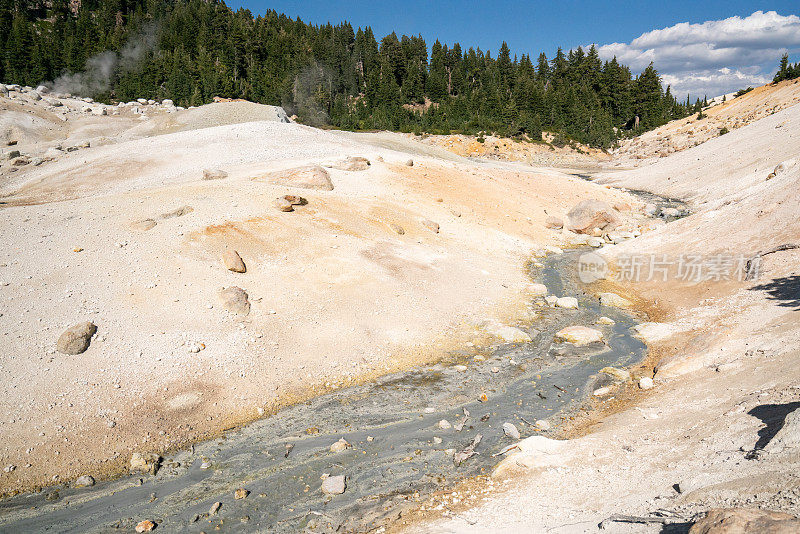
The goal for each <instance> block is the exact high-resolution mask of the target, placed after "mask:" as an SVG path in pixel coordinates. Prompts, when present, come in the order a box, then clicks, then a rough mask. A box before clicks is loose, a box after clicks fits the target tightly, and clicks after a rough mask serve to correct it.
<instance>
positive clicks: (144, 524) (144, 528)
mask: <svg viewBox="0 0 800 534" xmlns="http://www.w3.org/2000/svg"><path fill="white" fill-rule="evenodd" d="M154 528H156V524H155V523H153V522H152V521H150V520H149V519H145V520H144V521H139V523H137V524H136V532H150V531H151V530H153V529H154Z"/></svg>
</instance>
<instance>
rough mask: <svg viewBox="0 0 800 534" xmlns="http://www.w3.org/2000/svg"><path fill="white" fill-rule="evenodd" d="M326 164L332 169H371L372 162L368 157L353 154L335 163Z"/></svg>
mask: <svg viewBox="0 0 800 534" xmlns="http://www.w3.org/2000/svg"><path fill="white" fill-rule="evenodd" d="M325 166H326V167H330V168H332V169H339V170H340V171H365V170H367V169H369V166H370V162H369V160H368V159H367V158H362V157H361V156H351V157H347V158H344V159H342V160H339V161H335V162H333V163H328V164H326V165H325Z"/></svg>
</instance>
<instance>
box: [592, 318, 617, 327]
mask: <svg viewBox="0 0 800 534" xmlns="http://www.w3.org/2000/svg"><path fill="white" fill-rule="evenodd" d="M595 323H597V324H603V325H612V324H616V322H615V321H614V319H612V318H611V317H605V316H603V317H600V318H599V319H598V320H597V321H595Z"/></svg>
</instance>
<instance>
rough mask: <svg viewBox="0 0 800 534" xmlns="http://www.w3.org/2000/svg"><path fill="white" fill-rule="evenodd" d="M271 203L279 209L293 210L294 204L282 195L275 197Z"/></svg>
mask: <svg viewBox="0 0 800 534" xmlns="http://www.w3.org/2000/svg"><path fill="white" fill-rule="evenodd" d="M272 204H273V205H274V206H275V207H276V208H278V210H279V211H284V212H290V211H294V205H293V204H292V203H291V202H289V201H288V200H286V199H285V198H284V197H280V198H276V199H275V200H273V201H272Z"/></svg>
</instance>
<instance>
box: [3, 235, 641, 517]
mask: <svg viewBox="0 0 800 534" xmlns="http://www.w3.org/2000/svg"><path fill="white" fill-rule="evenodd" d="M579 254H580V252H578V251H573V252H567V253H565V254H562V255H558V256H551V257H549V258H547V259H546V260H545V261H544V267H541V268H538V269H537V268H533V267H532V268H531V276H532V277H533V278H534V279H536V280H539V281H541V282H542V283H544V284H545V285H547V287H548V289H549V290H550V293H551V294H555V295H558V296H565V295H573V296H576V297H578V299H579V301H580V304H581V305H580V308H579V309H577V310H563V309H559V308H549V307H547V306H545V307H542V308H541V310H540V311H541V314H542V318H541V319H540V320H537V321H536V322H535V323H534V324H533V325H531V326H529V327H528V328H525V330H527V331H528V332H529V333H530V334H531V337H532V338H533V342H531V343H526V344H516V345H502V346H499V347H497V348H495V349H494V350H493V351H492V352H490V353H488V354H486V361H483V362H475V361H473V360H472V358H471V357H469V356H467V355H466V354H461V355H458V354H453V355H451V357H452V360H451V361H448V362H444V363H440V364H437V365H433V366H427V367H423V368H417V369H412V370H410V371H407V372H402V373H396V374H392V375H389V376H386V377H383V378H382V379H379V380H377V381H375V382H373V383H370V384H365V385H362V386H355V387H350V388H347V389H343V390H340V391H336V392H333V393H330V394H326V395H322V396H320V397H317V398H315V399H313V400H311V401H309V402H306V403H303V404H299V405H296V406H292V407H289V408H286V409H284V410H282V411H280V412H279V413H277V414H276V415H274V416H271V417H268V418H266V419H263V420H261V421H257V422H255V423H253V424H251V425H248V426H247V427H245V428H242V429H238V430H235V431H231V432H229V433H228V434H227V435H226V436H225V437H223V438H220V439H216V440H212V441H209V442H205V443H201V444H199V445H195V447H194V450H193V452H192V451H182V452H179V453H177V454H175V455H174V456H173V457H171V458H167V459H165V460H164V462H163V463H162V468H161V469H160V470H159V471H158V473H157V475H156V476H145V477H144V478H143V482H142V483H141V485H138V484H139V479H140V477H125V478H122V479H118V480H114V481H108V482H101V483H98V484H97V485H95V486H94V487H92V488H83V489H72V488H65V487H58V488H49V489H46V490H44V491H42V492H40V493H35V494H27V495H21V496H17V497H14V498H12V499H8V500H5V501H3V502H0V531H3V532H98V531H99V532H105V531H114V530H117V529H121V530H122V531H131V530H132V529H133V526H135V525H136V523H137V522H138V521H141V520H143V519H150V520H153V521H155V522H156V523H157V524H158V528H157V530H158V531H159V532H177V531H181V532H200V531H207V532H208V531H212V530H213V531H217V530H215V527H217V526H219V527H220V530H221V531H224V532H253V531H257V532H296V531H301V530H304V529H308V528H310V529H313V530H315V531H319V532H327V531H333V530H336V529H338V530H339V531H340V532H342V531H344V532H347V531H366V530H370V529H372V528H375V527H377V526H379V525H381V524H382V523H384V522H386V521H388V520H391V519H393V518H396V517H397V516H398V513H399V512H400V511H401V510H402V509H403V506H404V505H405V506H408V505H410V504H411V503H409V501H408V499H409V497H410V496H412V495H413V494H415V493H418V494H419V495H421V496H422V497H424V496H425V495H428V494H430V493H431V492H433V491H436V490H440V489H444V488H447V487H448V486H452V484H453V483H454V482H456V481H458V480H461V479H463V478H466V477H470V476H474V475H480V474H488V473H489V472H490V470H491V467H492V466H493V465H495V464H496V463H497V462H498V461H499V458H492V456H491V455H492V454H494V453H497V452H498V451H499V450H501V449H502V448H503V447H505V446H507V445H510V444H512V443H513V442H514V440H513V439H512V438H509V437H506V436H505V435H504V434H503V431H502V428H501V426H502V424H503V423H504V422H507V421H508V422H512V423H514V424H515V425H516V426H517V428H518V429H519V430H520V432H521V434H522V437H523V438H524V437H527V436H530V435H532V434H534V433H536V431H535V430H534V428H533V427H532V426H531V424H533V423H534V421H536V420H537V419H548V420H549V421H550V423H551V425H552V426H553V427H555V426H557V424H558V423H559V422H560V421H561V420H562V418H563V417H564V416H565V415H568V414H569V413H572V412H574V410H576V409H577V408H578V406H579V405H580V403H581V402H582V401H584V400H585V399H586V398H587V396H588V395H589V393H590V392H591V390H592V389H593V388H596V387H598V386H600V385H602V383H604V382H603V381H604V380H605V378H603V377H604V376H605V375H598V371H599V370H600V369H602V368H603V367H606V366H616V367H625V366H628V365H631V364H634V363H636V362H637V361H639V360H641V359H642V357H643V355H644V352H645V346H644V345H643V344H642V343H641V342H640V341H638V340H637V339H635V338H633V337H631V334H630V327H631V326H633V325H634V324H635V323H636V321H635V320H634V318H633V317H632V316H630V315H629V314H628V313H627V312H622V311H620V310H617V309H614V308H601V307H600V305H599V304H598V303H597V301H596V299H595V298H593V297H591V296H590V295H586V294H584V293H583V292H582V291H581V290H580V288H579V287H578V286H577V284H576V282H575V281H574V280H573V277H572V273H573V272H574V262H575V261H577V257H578V255H579ZM531 306H532V308H534V309H537V310H539V309H540V308H539V307H538V306H536V304H535V303H531ZM601 315H605V316H608V317H611V318H613V319H614V320H615V321H616V324H615V325H612V326H598V328H600V329H602V330H603V331H604V334H605V336H606V340H607V342H606V344H605V345H600V344H597V346H588V347H584V348H576V347H573V346H572V345H569V344H559V343H554V342H553V335H554V333H555V332H556V331H558V330H559V329H560V328H562V327H564V326H568V325H573V324H583V325H592V324H594V322H595V321H596V319H597V318H598V317H600V316H601ZM456 364H464V365H466V367H467V369H466V371H464V370H463V368H462V369H461V370H460V369H459V368H458V367H456ZM493 367H497V368H499V372H497V373H493V372H492V368H493ZM539 377H541V378H539ZM483 393H485V394H486V395H487V397H488V400H487V401H485V402H481V401H480V400H479V397H480V395H481V394H483ZM426 409H427V410H426ZM464 409H466V410H467V411H468V412H469V416H468V418H467V419H466V422H465V424H464V426H463V428H462V429H461V431H457V430H456V429H455V428H450V429H447V430H441V429H439V427H438V426H437V423H438V422H439V421H440V420H441V419H447V420H448V421H449V422H450V423H451V424H453V425H454V426H455V425H457V424H458V423H460V422H462V421H463V420H464V417H465V415H464V413H465V412H464ZM312 428H315V429H318V430H319V432H318V433H315V431H314V430H311V433H309V432H307V430H308V429H312ZM477 434H481V435H482V437H483V439H482V441H481V442H480V444H479V445H478V447H477V449H476V451H477V452H478V454H477V455H476V456H473V457H472V458H470V459H468V460H467V461H465V462H464V463H462V464H461V466H459V467H456V466H455V465H454V462H453V454H452V452H453V451H452V450H450V451H448V449H456V450H460V449H462V448H464V447H466V446H467V445H468V444H469V443H470V442H471V441H472V440H473V438H474V437H475V436H476V435H477ZM545 435H547V434H546V433H545ZM368 436H370V437H371V438H372V439H371V440H368ZM341 437H344V438H345V439H346V440H347V441H348V442H349V443H350V444H352V447H351V448H348V449H346V450H345V451H343V452H338V453H332V452H330V450H329V448H330V445H331V444H332V443H333V442H335V441H337V440H338V439H339V438H341ZM434 437H439V438H441V440H442V442H441V443H435V442H434ZM437 441H438V440H437ZM287 445H290V446H291V449H289V448H288V447H287ZM287 451H288V455H287ZM204 462H206V463H208V464H210V467H206V468H205V469H203V468H201V464H203V463H204ZM323 473H329V474H331V475H338V474H344V475H346V477H347V479H346V480H347V490H346V492H345V493H344V494H342V495H335V496H333V497H330V498H328V497H326V496H325V495H323V494H322V492H321V491H320V485H321V480H320V476H321V475H322V474H323ZM240 487H241V488H246V489H247V490H249V491H250V494H249V496H248V497H247V498H246V499H241V500H235V499H234V491H235V490H236V489H237V488H240ZM217 501H219V502H221V503H222V506H221V507H220V509H219V511H218V512H217V513H216V514H215V515H211V516H208V511H209V509H210V508H211V506H212V504H213V503H215V502H217Z"/></svg>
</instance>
